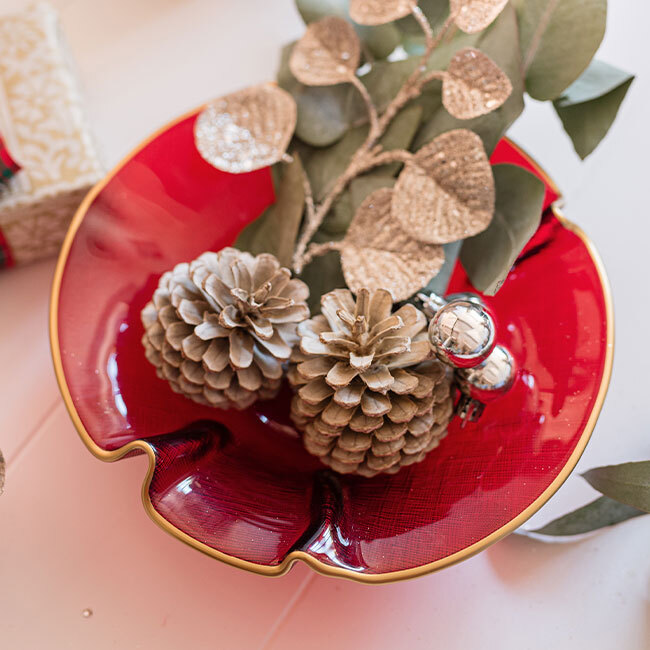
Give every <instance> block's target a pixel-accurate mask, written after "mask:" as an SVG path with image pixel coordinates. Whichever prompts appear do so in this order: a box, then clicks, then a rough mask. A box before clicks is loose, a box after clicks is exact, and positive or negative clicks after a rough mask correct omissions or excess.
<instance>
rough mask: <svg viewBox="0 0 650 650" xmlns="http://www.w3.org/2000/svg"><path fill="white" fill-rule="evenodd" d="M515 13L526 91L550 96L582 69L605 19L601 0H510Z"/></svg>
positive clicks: (602, 31)
mask: <svg viewBox="0 0 650 650" xmlns="http://www.w3.org/2000/svg"><path fill="white" fill-rule="evenodd" d="M512 3H513V4H514V6H515V8H516V10H517V15H518V18H519V30H520V42H521V51H522V61H523V71H524V73H525V77H526V90H527V91H528V93H529V94H530V96H531V97H534V98H535V99H539V100H549V99H556V98H557V97H559V96H560V95H561V94H562V91H564V90H565V89H566V88H568V87H569V86H570V85H571V84H572V83H573V82H574V81H575V80H576V79H577V78H578V77H579V76H580V75H581V74H582V73H583V72H584V70H585V69H586V68H587V66H588V65H589V62H590V61H591V59H592V58H593V56H594V54H596V50H597V49H598V47H599V45H600V43H601V41H602V40H603V36H604V34H605V25H606V22H607V0H512Z"/></svg>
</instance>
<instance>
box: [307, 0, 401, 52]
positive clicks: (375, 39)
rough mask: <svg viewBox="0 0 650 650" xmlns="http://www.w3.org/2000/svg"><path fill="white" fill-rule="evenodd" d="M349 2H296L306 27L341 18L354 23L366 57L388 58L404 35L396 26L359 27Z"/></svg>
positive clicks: (342, 0) (333, 0) (337, 0)
mask: <svg viewBox="0 0 650 650" xmlns="http://www.w3.org/2000/svg"><path fill="white" fill-rule="evenodd" d="M349 4H350V2H349V0H296V7H297V8H298V12H299V13H300V16H301V17H302V19H303V21H304V22H305V24H306V25H308V24H309V23H313V22H314V21H316V20H320V19H321V18H325V16H339V18H343V19H345V20H347V21H348V22H350V23H352V25H353V26H354V29H355V31H356V32H357V34H358V35H359V38H360V39H361V42H362V44H363V46H364V50H365V52H366V55H367V56H368V55H370V56H371V57H372V58H377V59H384V58H386V57H387V56H388V55H389V54H390V53H391V52H392V51H393V50H394V49H395V48H396V47H397V46H398V45H399V44H400V41H401V38H402V34H401V32H400V31H399V29H397V27H396V26H395V25H394V24H392V23H391V24H387V25H377V26H376V27H367V26H365V25H357V24H356V23H355V22H354V21H353V20H352V19H351V18H350V13H349V11H348V7H349Z"/></svg>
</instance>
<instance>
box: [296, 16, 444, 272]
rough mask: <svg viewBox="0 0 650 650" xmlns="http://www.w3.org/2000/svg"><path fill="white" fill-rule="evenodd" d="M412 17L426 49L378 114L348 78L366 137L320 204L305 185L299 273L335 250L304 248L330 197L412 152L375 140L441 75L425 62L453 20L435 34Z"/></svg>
mask: <svg viewBox="0 0 650 650" xmlns="http://www.w3.org/2000/svg"><path fill="white" fill-rule="evenodd" d="M413 17H414V18H415V20H417V22H418V24H419V25H420V27H421V28H422V31H423V32H424V36H425V39H426V49H425V52H424V54H423V56H422V59H421V61H420V64H419V65H418V67H417V68H416V69H415V70H414V71H413V72H412V73H411V75H410V76H409V77H408V79H407V80H406V81H405V82H404V84H403V85H402V88H401V89H400V90H399V92H398V93H397V95H396V96H395V98H394V99H393V100H392V101H391V103H390V104H389V105H388V107H387V108H386V110H385V111H384V112H383V114H382V115H381V117H380V116H379V115H378V114H377V109H376V107H375V105H374V103H373V101H372V98H371V97H370V94H369V93H368V90H367V88H366V87H365V86H364V84H363V82H362V81H361V80H360V79H359V78H358V77H356V76H355V77H354V78H353V80H351V83H352V84H353V85H354V86H355V87H356V88H357V90H358V91H359V93H360V94H361V96H362V98H363V101H364V103H365V105H366V107H367V109H368V116H369V120H370V128H369V131H368V137H367V138H366V141H365V142H364V143H363V144H362V145H361V147H359V149H358V150H357V151H356V153H355V154H354V156H353V157H352V160H351V161H350V164H349V165H348V167H347V169H346V170H345V171H344V172H343V173H342V174H341V175H340V176H339V177H338V179H337V180H336V182H335V183H334V185H333V186H332V189H331V190H330V192H329V193H328V194H327V196H326V197H325V199H324V200H323V201H322V203H320V205H318V206H315V205H314V202H313V196H312V195H311V188H309V192H308V193H307V192H306V193H305V196H306V203H307V215H306V219H305V224H304V226H303V229H302V232H301V234H300V237H299V238H298V242H297V244H296V249H295V252H294V256H293V267H294V270H295V271H296V273H300V272H301V271H302V270H303V268H304V267H305V265H306V264H308V263H309V262H310V261H311V260H312V259H313V258H314V257H317V256H318V255H323V254H324V253H325V252H328V251H329V250H336V248H335V244H336V242H329V243H328V244H320V245H313V246H310V247H309V250H308V251H307V246H308V244H309V242H310V240H311V238H312V237H313V236H314V235H315V234H316V231H317V230H318V228H319V227H320V225H321V224H322V222H323V220H324V219H325V217H326V216H327V213H328V212H329V211H330V209H331V208H332V205H333V203H334V201H335V200H336V199H337V198H338V197H339V196H340V195H341V193H342V192H343V191H344V190H345V188H346V187H347V186H348V184H349V183H350V181H351V180H353V179H354V178H356V177H357V176H359V175H360V174H363V173H365V172H367V171H369V170H370V169H372V168H374V167H378V166H380V165H384V164H387V163H389V162H408V161H409V160H410V159H411V156H412V155H411V154H410V153H409V152H408V151H386V152H384V151H383V150H382V148H381V146H380V145H378V141H379V139H380V138H381V137H382V136H383V135H384V133H385V132H386V129H387V128H388V126H389V124H390V123H391V122H392V121H393V119H394V117H395V116H396V115H397V113H399V111H400V110H401V109H402V108H403V107H404V106H405V105H406V104H407V103H408V102H409V101H411V100H412V99H415V98H416V97H418V96H419V95H420V94H421V92H422V88H423V87H424V85H425V84H426V83H428V82H429V81H431V80H432V79H438V78H442V75H444V73H443V72H440V71H433V72H429V73H428V74H425V72H426V66H427V62H428V60H429V57H430V56H431V53H432V52H433V50H434V49H435V48H436V47H438V45H440V43H441V42H442V39H443V38H444V37H445V35H446V34H447V32H448V31H449V29H450V28H451V26H452V25H453V24H454V20H455V15H454V14H453V13H452V14H450V15H449V17H448V18H447V20H446V21H445V23H444V24H443V26H442V27H441V29H440V30H439V32H438V33H437V34H436V35H435V36H434V33H433V30H432V28H431V25H430V23H429V21H428V20H427V18H426V16H425V15H424V13H423V12H422V10H421V9H420V8H419V7H417V6H416V7H415V8H414V10H413ZM328 246H329V248H328Z"/></svg>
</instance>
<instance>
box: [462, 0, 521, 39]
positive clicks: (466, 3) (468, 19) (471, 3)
mask: <svg viewBox="0 0 650 650" xmlns="http://www.w3.org/2000/svg"><path fill="white" fill-rule="evenodd" d="M507 4H508V0H450V2H449V6H450V9H451V13H452V15H453V16H455V18H454V21H455V23H456V25H458V27H460V29H462V30H463V31H464V32H466V33H468V34H475V33H476V32H480V31H482V30H483V29H485V28H486V27H487V26H488V25H490V24H491V23H492V22H493V21H494V19H495V18H496V17H497V16H498V15H499V14H500V13H501V12H502V11H503V8H504V7H505V6H506V5H507Z"/></svg>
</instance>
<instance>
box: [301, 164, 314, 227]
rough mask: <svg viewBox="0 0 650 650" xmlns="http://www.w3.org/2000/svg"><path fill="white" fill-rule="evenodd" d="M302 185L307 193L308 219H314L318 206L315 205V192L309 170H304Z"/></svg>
mask: <svg viewBox="0 0 650 650" xmlns="http://www.w3.org/2000/svg"><path fill="white" fill-rule="evenodd" d="M302 187H303V191H304V193H305V206H306V208H307V219H308V220H309V219H313V218H314V213H315V212H316V208H315V206H314V192H313V190H312V188H311V183H310V182H309V176H307V172H306V171H305V170H304V169H303V170H302Z"/></svg>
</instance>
